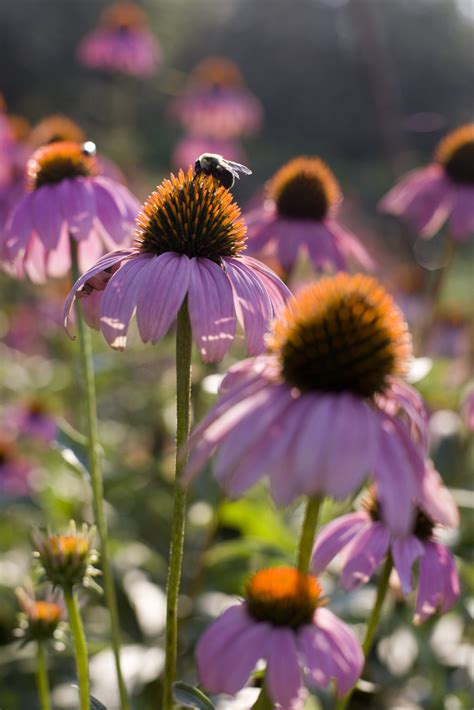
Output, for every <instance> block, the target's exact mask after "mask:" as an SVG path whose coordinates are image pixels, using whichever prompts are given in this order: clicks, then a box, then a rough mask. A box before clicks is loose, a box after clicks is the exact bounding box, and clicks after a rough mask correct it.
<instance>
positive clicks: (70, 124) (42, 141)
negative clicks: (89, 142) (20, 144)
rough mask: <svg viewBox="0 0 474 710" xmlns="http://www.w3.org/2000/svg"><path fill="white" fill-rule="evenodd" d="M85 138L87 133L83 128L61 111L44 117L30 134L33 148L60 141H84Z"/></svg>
mask: <svg viewBox="0 0 474 710" xmlns="http://www.w3.org/2000/svg"><path fill="white" fill-rule="evenodd" d="M85 140H86V134H85V133H84V131H83V130H82V128H81V127H80V126H78V125H77V123H74V121H71V119H70V118H68V117H67V116H63V115H62V114H60V113H56V114H53V115H52V116H47V117H46V118H43V120H42V121H40V122H39V123H37V124H36V126H34V128H33V130H32V131H31V133H30V136H29V143H30V144H31V145H32V146H33V148H40V147H41V146H42V145H48V144H49V143H57V142H58V141H68V142H72V143H83V142H84V141H85Z"/></svg>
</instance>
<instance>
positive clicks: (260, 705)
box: [251, 685, 273, 710]
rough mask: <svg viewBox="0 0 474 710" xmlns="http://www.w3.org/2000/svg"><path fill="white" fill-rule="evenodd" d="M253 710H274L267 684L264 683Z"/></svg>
mask: <svg viewBox="0 0 474 710" xmlns="http://www.w3.org/2000/svg"><path fill="white" fill-rule="evenodd" d="M251 710H273V703H272V701H271V700H270V697H269V695H268V691H267V688H266V686H265V685H262V690H261V691H260V695H259V696H258V698H257V700H256V702H255V703H254V705H252V708H251Z"/></svg>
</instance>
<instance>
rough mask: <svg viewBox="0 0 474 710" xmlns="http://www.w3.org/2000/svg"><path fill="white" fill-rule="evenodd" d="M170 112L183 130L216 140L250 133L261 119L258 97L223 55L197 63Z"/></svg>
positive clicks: (257, 126) (261, 113)
mask: <svg viewBox="0 0 474 710" xmlns="http://www.w3.org/2000/svg"><path fill="white" fill-rule="evenodd" d="M170 113H171V116H172V117H173V118H176V119H177V120H178V121H179V122H180V123H181V125H182V126H183V128H184V129H185V130H186V132H187V133H189V134H194V135H197V136H201V137H205V138H211V139H212V138H215V139H216V140H220V141H227V140H232V139H235V138H239V137H241V136H248V135H253V134H254V133H257V131H258V130H259V129H260V128H261V125H262V122H263V110H262V106H261V104H260V101H259V100H258V99H257V98H256V97H255V96H253V95H252V94H251V93H250V92H249V91H248V90H247V89H246V87H245V85H244V81H243V78H242V75H241V73H240V71H239V69H238V67H237V66H236V65H235V64H234V63H233V62H232V61H231V60H230V59H227V58H225V57H208V58H207V59H205V60H204V61H203V62H201V63H200V64H198V66H197V67H196V68H195V69H194V70H193V72H192V74H191V77H190V81H189V85H188V87H187V88H186V90H185V91H184V93H183V95H182V96H180V97H178V98H177V99H175V101H174V102H173V103H172V105H171V108H170ZM201 152H202V151H201ZM212 152H217V151H212ZM227 157H229V156H227Z"/></svg>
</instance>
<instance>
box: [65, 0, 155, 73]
mask: <svg viewBox="0 0 474 710" xmlns="http://www.w3.org/2000/svg"><path fill="white" fill-rule="evenodd" d="M77 56H78V59H79V61H80V62H81V63H82V64H83V65H84V66H86V67H88V68H89V69H100V70H102V71H106V72H117V73H121V74H131V75H132V76H138V77H146V76H151V75H152V74H154V73H155V72H156V71H157V69H158V66H159V63H160V61H161V48H160V45H159V43H158V41H157V39H156V38H155V37H154V35H153V34H152V33H151V32H150V30H149V29H148V19H147V17H146V14H145V12H144V11H143V10H142V8H141V7H139V6H138V5H135V4H134V3H131V2H117V3H115V4H113V5H111V6H110V7H107V8H106V9H105V10H104V12H103V14H102V18H101V24H100V26H99V27H98V28H97V29H95V30H93V31H92V32H91V33H90V34H88V35H87V36H86V37H84V39H83V40H82V41H81V43H80V45H79V47H78V50H77Z"/></svg>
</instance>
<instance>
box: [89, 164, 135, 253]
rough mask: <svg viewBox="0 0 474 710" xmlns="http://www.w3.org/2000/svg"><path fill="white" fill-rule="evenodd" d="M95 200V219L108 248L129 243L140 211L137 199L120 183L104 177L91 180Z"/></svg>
mask: <svg viewBox="0 0 474 710" xmlns="http://www.w3.org/2000/svg"><path fill="white" fill-rule="evenodd" d="M92 187H93V190H94V195H95V202H96V216H97V217H96V221H97V222H98V223H99V225H100V233H101V236H102V238H103V240H104V242H105V244H106V245H107V246H109V248H111V249H114V248H116V246H117V245H120V244H124V245H126V244H128V243H131V241H132V238H133V231H134V225H135V218H136V216H137V214H138V213H139V211H140V204H139V202H138V200H136V199H135V198H134V196H133V195H132V194H131V193H130V192H129V191H128V190H127V189H126V188H125V187H123V186H122V185H118V184H117V183H116V182H114V181H112V180H109V179H107V178H105V177H97V178H95V179H94V180H93V181H92Z"/></svg>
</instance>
